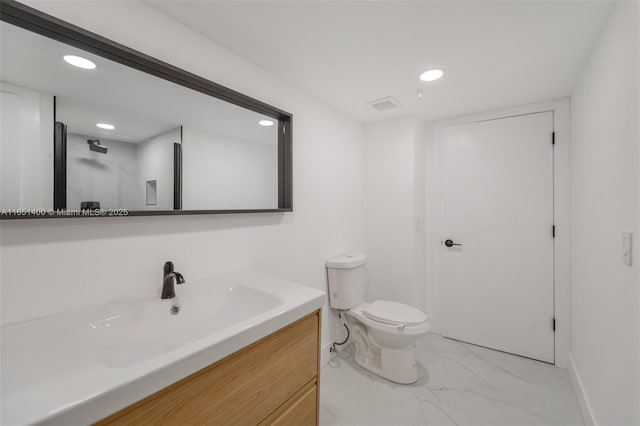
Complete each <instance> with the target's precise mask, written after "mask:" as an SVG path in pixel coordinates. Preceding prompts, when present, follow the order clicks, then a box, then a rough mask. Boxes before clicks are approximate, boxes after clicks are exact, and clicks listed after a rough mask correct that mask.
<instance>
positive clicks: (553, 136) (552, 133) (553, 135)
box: [551, 132, 556, 145]
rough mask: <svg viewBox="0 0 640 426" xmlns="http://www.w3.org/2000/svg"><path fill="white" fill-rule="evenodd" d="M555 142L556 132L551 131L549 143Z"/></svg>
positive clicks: (553, 143)
mask: <svg viewBox="0 0 640 426" xmlns="http://www.w3.org/2000/svg"><path fill="white" fill-rule="evenodd" d="M555 144H556V132H551V145H555Z"/></svg>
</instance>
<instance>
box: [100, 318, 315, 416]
mask: <svg viewBox="0 0 640 426" xmlns="http://www.w3.org/2000/svg"><path fill="white" fill-rule="evenodd" d="M318 335H319V312H315V313H313V314H311V315H309V316H307V317H305V318H302V319H300V320H298V321H296V322H295V323H293V324H291V325H289V326H287V327H285V328H283V329H281V330H279V331H277V332H275V333H273V334H271V335H269V336H267V337H265V338H264V339H262V340H259V341H258V342H256V343H254V344H252V345H250V346H248V347H246V348H243V349H241V350H239V351H238V352H235V353H233V354H231V355H229V356H228V357H226V358H224V359H222V360H220V361H218V362H216V363H215V364H212V365H210V366H209V367H206V368H204V369H202V370H200V371H198V372H197V373H194V374H192V375H191V376H189V377H186V378H184V379H182V380H180V381H179V382H176V383H174V384H173V385H171V386H169V387H167V388H164V389H162V390H160V391H159V392H157V393H155V394H153V395H151V396H149V397H147V398H145V399H143V400H142V401H139V402H137V403H135V404H133V405H131V406H129V407H127V408H125V409H123V410H122V411H119V412H117V413H115V414H113V415H112V416H110V417H107V418H106V419H104V420H101V421H100V422H98V423H97V424H98V425H113V424H118V425H190V424H193V425H196V424H197V425H203V424H212V425H233V424H241V425H256V424H258V423H260V422H261V421H262V420H263V419H265V418H266V417H267V416H268V415H269V414H270V413H272V412H273V411H274V410H276V409H277V408H278V407H280V406H281V405H283V404H284V403H285V402H286V401H287V400H288V399H289V398H291V397H292V396H293V395H294V394H295V393H296V392H298V391H299V390H300V389H301V388H302V387H303V386H304V385H305V384H307V383H309V382H310V381H311V380H312V379H314V378H316V377H317V375H318ZM305 395H306V394H305Z"/></svg>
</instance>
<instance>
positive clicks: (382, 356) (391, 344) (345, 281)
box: [327, 253, 429, 384]
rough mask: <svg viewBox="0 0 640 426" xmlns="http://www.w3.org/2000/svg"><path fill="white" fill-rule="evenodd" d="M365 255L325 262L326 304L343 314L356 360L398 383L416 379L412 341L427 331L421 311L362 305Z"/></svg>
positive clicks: (394, 304)
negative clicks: (327, 302) (327, 279)
mask: <svg viewBox="0 0 640 426" xmlns="http://www.w3.org/2000/svg"><path fill="white" fill-rule="evenodd" d="M366 263H367V256H366V255H364V254H361V253H350V254H346V255H343V256H340V257H336V258H333V259H329V260H327V270H328V271H329V304H330V305H331V307H332V308H333V309H338V310H341V311H343V312H344V313H345V314H346V318H347V322H348V324H349V330H350V332H351V336H352V338H353V341H354V343H355V346H356V353H355V361H356V362H357V363H358V364H359V365H360V366H362V367H364V368H366V369H367V370H369V371H372V372H374V373H376V374H377V375H379V376H382V377H384V378H385V379H388V380H391V381H393V382H397V383H403V384H407V383H414V382H415V381H416V380H418V369H417V366H416V355H415V342H416V341H417V340H418V338H420V336H422V335H424V334H425V333H426V332H427V331H429V323H428V322H427V316H426V315H425V314H424V312H422V311H420V310H419V309H416V308H413V307H411V306H407V305H404V304H402V303H397V302H390V301H388V300H376V301H374V302H371V303H365V302H364V294H365V290H366V285H367V270H366V268H365V265H366Z"/></svg>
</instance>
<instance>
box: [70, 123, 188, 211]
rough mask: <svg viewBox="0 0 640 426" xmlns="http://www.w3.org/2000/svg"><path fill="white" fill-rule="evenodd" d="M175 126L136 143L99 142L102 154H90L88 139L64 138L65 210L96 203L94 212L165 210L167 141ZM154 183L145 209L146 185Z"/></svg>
mask: <svg viewBox="0 0 640 426" xmlns="http://www.w3.org/2000/svg"><path fill="white" fill-rule="evenodd" d="M179 137H180V128H176V129H172V130H170V131H169V132H165V133H163V134H161V135H158V136H155V137H152V138H150V139H148V140H146V141H142V142H139V143H130V142H123V141H117V140H113V139H100V142H99V143H100V145H102V146H104V147H106V148H107V152H106V153H101V152H95V151H91V150H90V149H89V148H90V146H89V143H88V142H87V141H88V140H89V139H91V138H90V137H88V136H84V135H79V134H74V133H69V134H68V135H67V208H68V209H71V210H76V209H80V208H81V203H82V202H89V201H91V202H99V203H100V208H103V209H110V208H126V209H130V210H149V209H154V210H171V209H172V208H173V143H174V142H178V141H179ZM151 180H153V181H156V203H155V204H154V205H147V195H146V182H147V181H151Z"/></svg>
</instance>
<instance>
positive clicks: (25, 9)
mask: <svg viewBox="0 0 640 426" xmlns="http://www.w3.org/2000/svg"><path fill="white" fill-rule="evenodd" d="M0 20H1V21H4V22H7V23H10V24H12V25H15V26H18V27H21V28H24V29H26V30H29V31H31V32H34V33H36V34H40V35H43V36H45V37H48V38H51V39H53V40H57V41H60V42H62V43H65V44H68V45H70V46H73V47H77V48H80V49H83V50H85V51H87V52H90V53H94V54H96V55H99V56H101V57H103V58H106V59H110V60H112V61H114V62H118V63H120V64H123V65H126V66H128V67H131V68H134V69H137V70H139V71H142V72H145V73H147V74H151V75H154V76H156V77H159V78H162V79H164V80H167V81H171V82H173V83H176V84H179V85H181V86H184V87H187V88H189V89H193V90H196V91H198V92H201V93H204V94H206V95H209V96H213V97H215V98H218V99H220V100H223V101H226V102H229V103H232V104H234V105H237V106H240V107H243V108H246V109H249V110H251V111H255V112H258V113H261V114H264V115H267V116H269V117H272V118H274V119H276V120H278V130H279V131H278V208H277V209H249V210H244V209H237V210H155V211H154V210H150V211H145V210H138V211H129V212H127V214H126V215H123V214H122V210H121V209H120V211H116V212H105V214H104V215H86V216H85V215H65V214H56V213H55V212H54V213H44V214H36V213H31V212H28V211H25V212H23V213H24V214H20V213H11V212H9V213H8V214H4V212H3V214H1V215H0V219H23V218H28V219H43V218H67V217H105V216H162V215H192V214H229V213H272V212H291V211H293V193H292V191H293V182H292V180H293V174H292V163H293V162H292V151H291V146H292V139H293V134H292V119H293V116H292V114H290V113H288V112H286V111H283V110H280V109H278V108H275V107H273V106H271V105H268V104H266V103H264V102H261V101H259V100H257V99H254V98H251V97H249V96H246V95H244V94H242V93H239V92H236V91H234V90H232V89H229V88H227V87H224V86H221V85H219V84H217V83H214V82H212V81H210V80H207V79H205V78H202V77H200V76H198V75H195V74H192V73H190V72H188V71H185V70H183V69H180V68H177V67H175V66H173V65H171V64H168V63H166V62H163V61H160V60H158V59H155V58H153V57H151V56H148V55H145V54H144V53H141V52H138V51H136V50H133V49H131V48H129V47H127V46H124V45H122V44H119V43H116V42H114V41H112V40H109V39H107V38H104V37H102V36H99V35H97V34H94V33H92V32H90V31H87V30H85V29H83V28H80V27H77V26H75V25H72V24H70V23H68V22H65V21H62V20H60V19H58V18H55V17H53V16H51V15H47V14H46V13H43V12H40V11H39V10H37V9H34V8H31V7H29V6H26V5H24V4H22V3H19V2H17V1H14V0H0ZM56 163H58V161H56ZM54 167H56V164H54ZM57 167H60V166H59V165H58V166H57ZM58 174H60V173H58ZM54 175H56V173H55V172H54ZM63 184H64V186H62V185H63ZM61 190H62V192H64V191H66V183H64V181H63V180H62V181H61V179H60V178H59V177H58V178H55V176H54V194H56V193H58V194H59V193H60V191H61ZM52 205H53V200H52Z"/></svg>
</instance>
